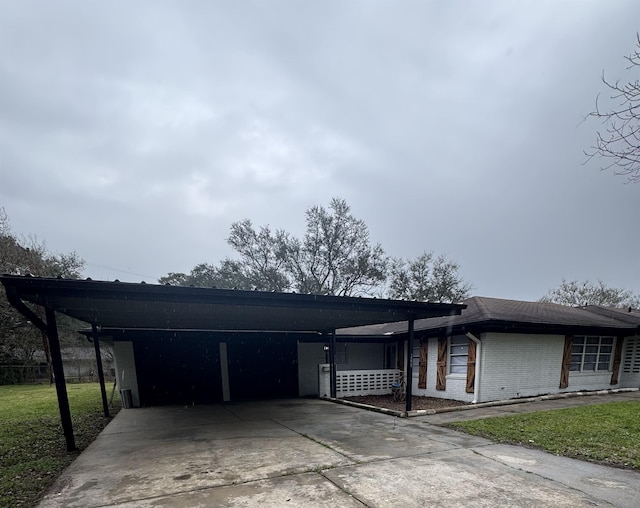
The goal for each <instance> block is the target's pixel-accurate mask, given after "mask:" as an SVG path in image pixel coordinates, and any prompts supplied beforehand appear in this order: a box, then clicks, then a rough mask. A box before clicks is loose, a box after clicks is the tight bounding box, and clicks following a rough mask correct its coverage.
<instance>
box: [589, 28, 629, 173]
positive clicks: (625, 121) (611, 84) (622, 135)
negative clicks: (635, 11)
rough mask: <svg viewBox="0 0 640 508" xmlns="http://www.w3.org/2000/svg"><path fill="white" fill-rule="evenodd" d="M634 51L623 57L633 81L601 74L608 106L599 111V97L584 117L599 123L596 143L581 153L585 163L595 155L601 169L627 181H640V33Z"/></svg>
mask: <svg viewBox="0 0 640 508" xmlns="http://www.w3.org/2000/svg"><path fill="white" fill-rule="evenodd" d="M636 38H637V49H636V50H635V51H634V52H633V53H631V54H630V55H628V56H626V57H625V59H626V60H627V62H628V63H629V65H628V67H627V70H629V71H630V72H634V73H636V78H635V79H633V77H632V78H630V79H629V80H628V81H626V82H621V81H620V80H616V81H610V80H609V79H607V78H606V77H605V75H604V72H603V73H602V82H603V83H604V84H605V85H606V87H607V88H608V89H609V92H610V94H611V95H610V99H611V100H612V101H613V105H611V107H606V108H605V109H602V108H601V104H600V100H599V99H600V95H598V97H597V98H596V107H595V110H594V111H593V112H591V113H590V114H589V115H588V116H590V117H593V118H597V119H598V120H600V121H601V122H602V125H603V129H602V130H601V131H598V132H597V135H596V144H595V146H592V147H591V149H590V150H589V151H585V155H586V156H587V160H590V159H592V158H593V157H595V156H598V157H602V158H604V159H605V160H606V163H605V164H604V165H603V167H602V169H603V170H607V169H612V168H615V169H614V174H616V175H624V176H627V177H628V179H629V181H630V182H640V80H639V79H638V77H637V76H638V74H637V73H638V72H639V71H640V34H636Z"/></svg>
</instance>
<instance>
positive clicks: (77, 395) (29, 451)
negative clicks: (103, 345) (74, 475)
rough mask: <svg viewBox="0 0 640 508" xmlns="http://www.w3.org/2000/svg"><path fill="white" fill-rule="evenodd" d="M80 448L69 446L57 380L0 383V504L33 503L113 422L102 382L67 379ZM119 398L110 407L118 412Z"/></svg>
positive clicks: (113, 411) (75, 430)
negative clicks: (106, 411)
mask: <svg viewBox="0 0 640 508" xmlns="http://www.w3.org/2000/svg"><path fill="white" fill-rule="evenodd" d="M67 393H68V394H69V406H70V407H71V417H72V420H73V428H74V433H75V439H76V446H77V447H78V451H77V452H72V453H69V452H67V451H66V445H65V440H64V436H63V434H62V426H61V424H60V413H59V411H58V399H57V397H56V389H55V386H48V385H11V386H0V507H15V506H33V505H35V504H36V503H37V502H38V500H39V499H40V497H41V496H42V495H43V494H44V492H45V490H46V489H47V488H48V487H50V486H51V484H52V483H53V481H54V480H55V479H56V477H57V476H58V475H59V474H60V473H61V472H62V470H63V469H64V468H65V467H67V466H68V465H69V464H70V463H71V462H72V461H73V459H75V458H76V457H77V456H78V453H79V452H80V451H82V450H83V449H84V448H86V447H87V446H88V445H89V444H90V443H91V442H92V441H93V440H94V439H95V437H96V436H97V435H98V433H99V432H100V431H101V430H102V429H103V428H104V426H105V425H106V424H107V423H108V422H109V420H108V419H107V418H105V417H104V414H103V411H102V398H101V396H100V385H99V384H97V383H85V384H70V385H67ZM118 409H119V401H117V405H116V407H115V408H112V409H111V414H112V415H114V414H115V413H117V411H118Z"/></svg>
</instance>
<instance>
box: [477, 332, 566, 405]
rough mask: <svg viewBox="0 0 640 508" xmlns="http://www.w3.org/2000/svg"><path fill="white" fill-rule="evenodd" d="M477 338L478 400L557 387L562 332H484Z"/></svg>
mask: <svg viewBox="0 0 640 508" xmlns="http://www.w3.org/2000/svg"><path fill="white" fill-rule="evenodd" d="M481 341H482V358H481V365H480V383H481V386H480V397H481V400H480V401H479V402H486V401H490V400H501V399H512V398H517V397H530V396H535V395H543V394H546V393H555V392H560V391H561V390H560V389H559V388H558V386H559V385H560V371H561V369H562V352H563V349H564V335H528V334H507V333H487V334H482V337H481ZM572 377H573V376H570V380H569V386H571V385H572V381H573V379H572ZM571 390H573V391H575V388H573V386H571ZM571 390H566V391H571Z"/></svg>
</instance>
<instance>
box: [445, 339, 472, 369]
mask: <svg viewBox="0 0 640 508" xmlns="http://www.w3.org/2000/svg"><path fill="white" fill-rule="evenodd" d="M468 358H469V340H468V339H467V338H466V337H465V336H464V335H462V336H458V337H451V338H450V339H449V374H466V373H467V359H468Z"/></svg>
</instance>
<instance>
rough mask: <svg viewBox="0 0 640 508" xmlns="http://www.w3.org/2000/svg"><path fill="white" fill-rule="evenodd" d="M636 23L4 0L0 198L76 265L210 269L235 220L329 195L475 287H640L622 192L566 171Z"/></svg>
mask: <svg viewBox="0 0 640 508" xmlns="http://www.w3.org/2000/svg"><path fill="white" fill-rule="evenodd" d="M639 30H640V2H638V1H637V0H629V1H597V2H596V1H572V2H569V1H556V0H553V1H548V2H544V1H535V2H522V1H518V2H513V1H507V0H505V1H496V2H493V1H476V2H462V1H453V2H450V1H447V2H445V1H438V2H435V1H433V2H429V1H415V2H408V1H399V0H393V1H391V0H390V1H376V0H367V1H348V0H343V1H326V0H323V1H322V2H317V1H300V0H296V1H254V2H249V1H218V2H209V1H206V2H205V1H192V2H178V1H175V2H162V1H153V2H141V1H138V2H129V1H126V2H125V1H120V2H114V1H111V2H87V1H75V2H74V1H66V2H65V1H56V2H50V1H41V2H33V1H13V0H0V206H2V207H4V208H5V210H6V212H7V214H8V215H9V218H10V220H11V225H12V227H13V230H14V231H15V232H17V233H20V234H33V235H36V236H37V237H38V238H39V239H40V240H44V241H46V244H47V247H48V248H49V249H50V250H51V251H53V252H69V251H76V252H77V253H78V255H80V256H81V257H82V258H84V259H85V260H86V262H87V266H86V271H85V275H86V276H91V277H92V278H94V279H105V280H113V279H116V278H117V279H120V280H122V281H141V280H146V281H147V282H155V279H156V278H157V277H160V276H163V275H166V274H167V273H168V272H171V271H184V272H188V271H189V270H190V269H191V268H192V267H193V266H194V265H195V264H197V263H200V262H204V261H207V262H211V263H218V262H219V261H220V260H221V259H222V258H224V257H225V256H229V255H233V252H232V250H231V249H230V247H229V246H228V245H227V243H226V238H227V236H228V233H229V226H230V225H231V223H232V222H234V221H238V220H241V219H244V218H248V219H251V220H252V221H253V222H254V224H256V225H266V224H269V225H271V226H272V227H273V228H283V229H286V230H288V231H290V232H291V233H294V234H297V235H302V234H303V232H304V226H305V222H304V212H305V210H306V209H307V208H309V207H310V206H311V205H314V204H322V205H324V206H327V205H328V204H329V201H330V199H331V198H332V197H333V196H338V197H342V198H344V199H346V200H347V202H348V203H349V204H350V205H351V207H352V212H353V214H354V215H355V216H356V217H358V218H361V219H363V220H364V221H365V222H366V223H367V225H368V226H369V230H370V234H371V239H372V241H373V242H379V243H380V244H382V246H383V247H384V248H385V250H386V252H387V253H388V254H390V255H392V256H396V257H409V258H410V257H415V256H418V255H419V254H420V253H421V252H423V251H425V250H433V251H435V252H436V253H438V254H445V255H446V256H447V257H449V258H450V259H452V260H455V261H457V262H458V263H459V264H460V266H461V274H462V276H463V277H464V278H465V279H466V280H468V281H469V282H471V283H472V284H473V286H474V290H473V293H474V294H476V295H482V296H495V297H501V298H514V299H523V300H535V299H537V298H539V297H541V296H542V295H543V294H545V293H546V292H547V290H548V289H549V288H551V287H555V286H557V285H558V284H559V283H560V282H561V280H562V279H563V278H566V279H592V280H595V279H598V278H599V279H602V280H603V281H605V282H606V283H608V284H610V285H614V286H619V287H624V288H627V289H631V290H632V291H634V292H640V270H639V269H638V262H637V261H638V255H639V253H640V234H639V233H638V217H639V216H640V199H639V198H640V184H635V185H634V184H625V181H626V180H625V178H624V177H616V176H613V175H612V173H611V172H602V171H600V162H599V161H593V162H590V163H588V164H586V165H584V164H583V163H584V161H585V156H584V154H583V151H584V150H585V149H588V148H589V146H591V145H592V144H593V142H594V140H595V132H596V130H597V129H598V127H599V124H598V123H597V122H595V121H592V120H588V121H586V122H583V120H584V117H585V115H586V114H587V113H589V112H590V111H591V110H592V109H593V107H594V101H595V97H596V95H597V94H598V93H600V92H603V93H604V92H606V90H605V88H604V86H603V85H602V83H601V81H600V77H601V74H602V72H603V71H606V73H607V75H608V76H611V78H618V77H619V78H622V79H625V78H626V77H630V76H631V75H630V73H629V72H628V71H627V70H626V69H625V68H626V65H625V63H626V62H625V60H624V58H623V57H624V55H628V54H629V53H630V52H631V51H632V50H633V49H634V44H635V37H636V32H637V31H639ZM637 78H638V74H637V72H636V74H635V76H634V79H637Z"/></svg>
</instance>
